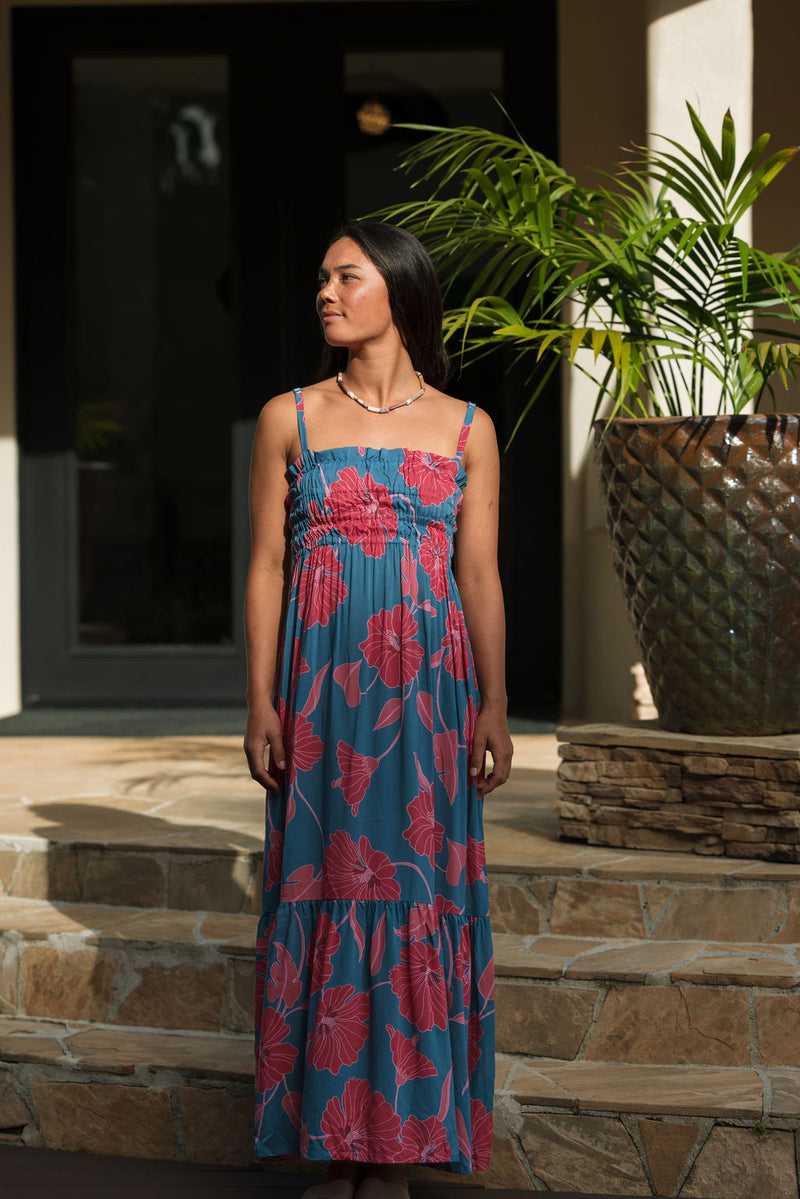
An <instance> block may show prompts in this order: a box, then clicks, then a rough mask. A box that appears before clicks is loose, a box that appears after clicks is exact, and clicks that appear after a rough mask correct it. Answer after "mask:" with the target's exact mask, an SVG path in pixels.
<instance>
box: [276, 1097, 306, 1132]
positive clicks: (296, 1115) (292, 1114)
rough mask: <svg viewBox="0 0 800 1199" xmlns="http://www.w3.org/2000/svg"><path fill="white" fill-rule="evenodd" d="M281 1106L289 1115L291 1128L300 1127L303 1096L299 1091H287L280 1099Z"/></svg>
mask: <svg viewBox="0 0 800 1199" xmlns="http://www.w3.org/2000/svg"><path fill="white" fill-rule="evenodd" d="M281 1106H282V1107H283V1110H284V1111H285V1112H286V1115H287V1116H288V1117H289V1119H290V1121H291V1124H292V1128H297V1129H299V1128H300V1125H301V1123H302V1115H301V1113H302V1111H303V1096H302V1095H301V1094H300V1092H299V1091H287V1093H286V1094H285V1095H284V1097H283V1099H282V1100H281Z"/></svg>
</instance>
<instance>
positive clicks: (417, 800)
mask: <svg viewBox="0 0 800 1199" xmlns="http://www.w3.org/2000/svg"><path fill="white" fill-rule="evenodd" d="M406 811H407V812H408V820H409V825H408V828H407V829H405V831H404V832H403V836H404V837H405V839H406V841H408V843H409V845H410V846H411V848H412V849H413V850H414V852H415V853H418V854H419V855H420V856H421V857H426V858H427V859H428V861H429V862H430V864H431V866H433V865H434V857H435V855H436V854H437V853H438V852H439V850H440V849H441V848H442V838H443V837H444V825H443V824H440V823H439V821H438V820H437V819H436V818H435V816H434V814H433V789H432V788H423V789H422V790H421V791H420V792H419V794H418V795H415V796H414V798H413V799H412V800H411V803H409V804H406Z"/></svg>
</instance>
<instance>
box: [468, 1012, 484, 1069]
mask: <svg viewBox="0 0 800 1199" xmlns="http://www.w3.org/2000/svg"><path fill="white" fill-rule="evenodd" d="M482 1036H483V1029H482V1028H481V1019H480V1016H479V1015H478V1013H477V1012H470V1014H469V1032H468V1033H467V1064H468V1068H469V1072H470V1074H471V1073H472V1071H473V1070H474V1069H475V1067H476V1066H477V1064H478V1059H479V1057H480V1056H481V1047H480V1039H481V1037H482Z"/></svg>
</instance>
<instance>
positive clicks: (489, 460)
mask: <svg viewBox="0 0 800 1199" xmlns="http://www.w3.org/2000/svg"><path fill="white" fill-rule="evenodd" d="M464 469H465V471H466V472H467V478H468V483H467V486H466V488H465V489H464V499H463V502H462V504H461V510H460V512H459V515H458V530H457V532H456V553H455V574H456V582H457V584H458V590H459V592H460V593H461V602H462V604H463V607H464V619H465V621H466V625H467V632H468V633H469V638H470V642H471V643H472V653H473V656H474V659H475V669H476V671H477V675H478V686H479V688H480V692H481V709H480V713H479V715H478V718H477V720H476V722H475V733H474V736H473V741H472V752H471V755H470V773H471V774H472V775H473V776H476V777H477V785H478V793H479V794H480V795H482V796H483V795H488V793H489V792H490V791H494V789H495V787H499V786H500V785H501V783H504V782H505V781H506V779H507V778H508V775H509V771H510V770H511V755H512V753H513V746H512V744H511V737H510V735H509V732H508V721H507V717H506V710H507V707H508V700H507V697H506V682H505V641H506V625H505V612H504V609H503V590H502V586H501V584H500V573H499V571H498V568H497V523H498V508H499V492H500V455H499V453H498V450H497V438H496V437H495V432H494V426H493V424H492V421H491V419H490V417H489V416H488V415H487V414H486V413H485V412H482V411H481V409H480V408H478V409H476V411H475V417H474V420H473V423H472V428H471V430H470V435H469V439H468V441H467V448H466V450H465V453H464ZM487 749H488V750H489V752H490V753H491V755H492V760H493V767H492V772H491V774H490V775H488V777H486V776H485V772H484V766H485V761H486V751H487Z"/></svg>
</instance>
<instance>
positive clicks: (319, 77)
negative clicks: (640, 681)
mask: <svg viewBox="0 0 800 1199" xmlns="http://www.w3.org/2000/svg"><path fill="white" fill-rule="evenodd" d="M534 27H535V29H536V43H537V45H538V46H543V47H545V48H546V50H545V52H544V53H540V54H539V56H538V57H539V63H540V69H539V70H535V71H531V49H530V45H529V43H528V42H526V39H525V38H524V37H521V36H520V29H532V28H534ZM487 46H490V47H492V48H498V49H500V50H502V52H503V55H504V64H505V80H504V100H505V103H506V105H507V107H508V109H509V111H511V112H512V113H513V114H514V115H515V118H517V119H519V123H520V124H521V125H522V127H523V129H524V128H525V127H526V122H527V121H535V123H536V125H537V146H538V147H539V148H541V149H542V150H544V151H545V152H546V153H549V154H551V155H553V156H555V136H556V108H557V86H556V83H557V81H556V78H555V70H556V67H555V62H556V53H555V50H556V3H555V0H457V3H456V0H372V2H370V0H341V2H340V0H336V2H328V0H322V2H318V0H308V2H295V3H291V2H288V3H284V2H280V0H278V2H276V3H266V4H253V3H248V4H231V5H228V4H212V5H205V4H198V5H184V4H181V5H163V6H162V5H158V4H155V5H144V6H124V7H123V6H119V7H118V6H116V5H115V6H111V7H103V8H101V7H97V6H86V7H74V8H60V7H59V8H57V9H55V8H36V9H31V8H21V9H17V10H15V11H14V13H13V54H14V118H15V125H14V155H15V206H16V246H17V253H16V307H17V397H18V398H17V408H18V428H19V439H20V544H21V579H22V583H21V595H22V604H21V624H22V629H21V633H22V678H23V702H24V703H25V704H26V705H31V704H35V703H38V702H44V703H58V704H65V703H74V704H81V703H82V704H85V703H90V702H94V703H96V702H106V703H152V702H154V701H162V702H170V703H198V702H199V703H215V704H220V703H240V702H242V699H243V695H244V645H243V630H242V624H241V619H240V617H239V614H240V613H241V611H242V600H243V594H244V583H245V577H246V569H247V557H248V553H249V531H248V520H247V497H246V479H247V470H248V461H249V449H250V442H251V439H252V432H253V428H254V425H255V420H256V418H257V415H258V411H259V410H260V408H261V406H262V404H263V402H264V401H265V399H266V398H268V396H269V395H270V394H274V393H276V392H280V391H283V390H287V389H288V388H290V387H291V386H293V385H295V384H297V383H298V382H299V381H302V380H303V379H304V378H305V377H306V375H307V373H308V371H310V370H312V369H313V366H314V364H315V358H316V356H317V354H318V335H317V331H316V328H315V326H314V322H313V321H310V320H308V319H307V307H308V286H307V285H308V280H309V279H312V278H313V277H314V272H315V271H316V269H317V265H318V260H319V254H320V249H321V246H322V239H323V238H324V236H325V234H326V233H327V232H328V231H329V230H330V229H331V228H333V227H334V226H335V225H336V224H337V223H338V221H339V220H340V219H341V218H342V217H343V216H344V215H345V214H344V212H343V189H344V177H343V172H342V171H341V169H340V167H339V162H338V147H339V146H340V145H341V144H343V119H344V105H343V104H335V103H334V104H325V105H321V104H320V91H321V89H324V93H325V95H327V96H341V95H342V91H343V78H342V69H343V59H344V53H345V52H346V51H358V50H375V51H378V50H382V49H386V50H404V49H419V50H427V49H443V48H446V49H458V48H477V47H480V48H484V47H487ZM265 48H268V52H265ZM293 51H294V52H293ZM115 53H119V54H125V53H146V54H165V55H171V54H182V55H197V54H208V53H217V54H219V53H222V54H226V55H227V56H228V59H229V72H230V76H229V77H230V129H231V159H232V164H233V165H232V172H233V176H232V222H233V228H234V234H233V244H232V247H231V252H232V279H233V292H234V295H235V296H236V304H237V308H238V312H237V315H236V320H235V324H236V335H235V336H236V347H235V354H236V358H237V362H238V380H237V395H236V397H235V405H236V412H237V416H236V420H235V423H234V428H233V445H232V456H233V461H232V468H233V478H234V494H233V524H232V554H233V580H232V582H233V586H232V592H233V601H232V602H233V623H234V628H235V630H236V635H235V638H234V643H233V644H232V645H231V646H226V647H215V646H122V647H116V646H115V647H98V646H83V645H76V644H74V643H72V641H71V630H72V628H74V627H75V622H74V620H73V614H74V612H75V603H76V579H75V571H74V566H73V565H72V564H73V563H74V561H75V554H74V535H75V528H76V520H75V516H76V498H75V494H74V490H75V489H74V485H73V482H72V479H73V478H74V473H75V472H74V471H73V470H71V466H72V462H71V455H72V454H73V453H74V451H73V450H72V448H71V444H72V419H71V414H72V412H73V406H74V390H73V379H74V364H73V362H72V360H71V345H72V344H73V342H72V337H71V333H72V323H71V322H72V319H73V314H72V310H71V304H70V278H71V267H72V263H71V258H70V255H71V246H72V239H71V227H72V212H71V194H72V193H71V186H70V184H71V175H70V172H71V160H70V104H69V89H70V62H71V58H72V57H73V56H75V55H82V56H83V55H91V54H98V55H113V54H115ZM275 111H277V112H279V113H280V114H282V116H283V117H284V118H285V117H286V114H291V117H292V121H293V124H290V123H289V122H288V121H287V120H286V119H282V120H280V121H278V122H277V123H276V124H274V125H271V126H268V125H267V123H266V118H267V117H268V115H269V114H270V113H274V112H275ZM254 114H255V115H254ZM541 114H544V117H543V119H541V120H538V119H536V118H537V117H539V116H541ZM308 130H314V131H316V136H315V138H314V139H313V142H312V139H311V138H309V137H308V136H306V137H303V136H298V132H301V133H302V132H303V131H308ZM254 144H255V145H263V146H264V152H263V153H260V154H259V153H256V154H254V153H253V150H252V147H253V145H254ZM43 148H46V153H44V152H43ZM276 179H278V180H281V185H280V186H276V184H275V181H276ZM53 196H55V200H53ZM276 247H277V248H278V255H277V261H276ZM265 344H266V345H268V349H267V350H266V351H265ZM454 387H455V388H456V389H457V384H455V383H454ZM495 419H497V415H496V414H495ZM534 424H535V425H536V428H535V429H534V427H533V426H534ZM498 431H499V433H500V436H501V439H502V435H503V429H502V428H500V429H499V430H498ZM534 435H535V438H536V439H537V440H539V442H540V444H541V438H546V439H547V442H548V445H549V448H548V454H549V456H550V457H551V459H552V462H553V463H554V464H555V467H554V470H553V472H552V485H553V486H554V487H555V488H556V489H557V488H558V486H560V427H559V418H558V405H557V404H553V403H548V404H547V405H546V410H545V405H542V408H541V410H540V413H538V414H536V416H535V418H534V419H533V420H532V421H531V422H530V429H529V434H526V442H530V440H531V437H532V436H534ZM514 473H515V472H514V471H513V470H512V471H511V476H512V477H511V478H510V479H509V480H507V483H506V491H507V492H508V497H507V500H506V508H507V510H508V513H509V516H508V519H507V521H506V523H508V521H509V520H513V521H514V522H515V523H516V522H517V521H519V522H520V528H519V530H518V532H519V535H522V534H523V532H524V526H525V525H526V524H527V513H520V514H519V516H517V515H514V513H516V512H518V510H519V500H520V496H521V495H522V494H524V493H523V492H521V488H522V486H523V484H524V482H525V479H524V475H525V471H524V469H523V468H522V466H520V467H519V468H518V469H517V471H516V477H514ZM558 508H559V511H560V504H558ZM557 524H558V526H559V527H557V529H556V532H555V537H554V538H553V539H552V540H553V545H552V547H551V549H552V553H551V558H552V554H555V557H556V568H555V569H551V570H550V571H549V572H548V573H549V577H548V587H549V588H550V590H551V594H552V600H553V602H552V603H550V604H549V611H550V613H551V615H552V619H554V621H555V624H556V627H557V628H560V588H559V586H558V579H559V578H560V570H559V569H558V564H559V563H560V521H559V522H557ZM515 536H516V535H515ZM514 542H515V537H511V536H510V535H509V531H508V528H507V529H506V535H505V543H506V549H505V551H503V549H502V547H501V557H503V558H504V573H505V574H506V575H507V576H510V578H509V577H507V578H506V586H507V592H508V602H509V626H510V631H511V634H512V636H514V637H515V638H516V639H517V642H518V644H517V645H516V647H515V650H514V653H513V654H511V655H509V667H510V672H509V673H510V686H511V690H512V692H513V691H514V689H515V687H516V690H517V692H518V694H519V695H520V699H521V706H522V707H525V706H529V705H530V704H531V703H537V702H538V700H537V695H538V694H539V693H538V692H537V693H536V694H534V695H531V696H530V697H529V696H528V695H526V694H524V693H525V690H526V686H527V683H526V680H528V679H530V677H531V676H530V671H529V669H525V670H524V671H523V670H522V668H520V667H519V662H520V652H521V655H522V658H524V659H527V660H528V661H530V659H531V657H532V656H538V657H539V658H541V655H542V653H543V652H544V653H545V654H552V653H553V652H555V654H556V659H557V661H556V666H555V670H550V669H549V668H548V670H549V674H548V678H550V679H551V681H550V682H548V683H547V684H546V686H545V690H547V691H548V695H547V701H548V702H549V703H551V704H552V705H553V706H557V699H558V697H557V689H558V676H559V673H560V670H559V668H560V647H559V638H558V636H555V637H554V636H553V635H552V633H553V631H552V629H549V630H548V631H547V638H546V644H545V645H543V644H542V639H541V637H540V634H539V630H538V629H533V628H531V621H530V609H529V596H530V586H531V580H532V578H533V575H532V573H531V570H530V569H529V568H524V569H523V564H522V563H521V562H520V554H519V551H518V550H517V549H516V548H515V545H514ZM521 571H522V576H525V577H522V576H521V575H520V572H521ZM526 572H527V573H526ZM553 647H555V649H554V648H553ZM515 671H516V674H515ZM543 677H544V676H543ZM554 689H555V690H554ZM534 690H535V688H534ZM540 690H541V688H540ZM518 706H519V705H518Z"/></svg>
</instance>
